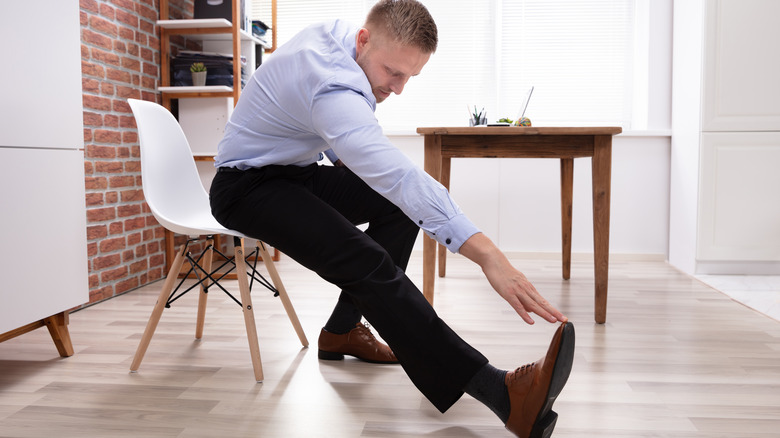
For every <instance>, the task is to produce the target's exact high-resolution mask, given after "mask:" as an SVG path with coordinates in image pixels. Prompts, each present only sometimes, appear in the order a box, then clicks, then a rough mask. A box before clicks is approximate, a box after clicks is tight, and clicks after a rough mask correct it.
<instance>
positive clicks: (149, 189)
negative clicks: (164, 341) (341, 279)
mask: <svg viewBox="0 0 780 438" xmlns="http://www.w3.org/2000/svg"><path fill="white" fill-rule="evenodd" d="M128 103H129V104H130V108H131V109H132V110H133V115H134V116H135V120H136V124H137V126H138V140H139V143H140V145H141V176H142V179H143V191H144V196H145V198H146V203H147V204H148V205H149V208H150V209H151V211H152V214H153V215H154V217H155V218H156V219H157V221H158V222H159V223H160V224H161V225H162V226H163V227H165V228H167V229H168V230H170V231H172V232H174V233H179V234H183V235H187V236H190V238H189V239H188V240H187V242H186V243H184V244H183V245H182V246H181V248H180V250H179V251H178V252H177V253H176V257H175V259H174V261H173V264H172V266H171V267H170V271H168V276H167V278H166V279H165V283H164V285H163V288H162V291H160V295H159V297H158V298H157V303H156V304H155V306H154V310H153V311H152V315H151V317H150V318H149V322H148V323H147V325H146V329H145V330H144V334H143V336H142V337H141V343H140V344H139V345H138V350H136V353H135V357H134V358H133V363H132V364H131V365H130V370H131V371H133V372H135V371H137V370H138V367H140V365H141V361H142V360H143V357H144V354H145V353H146V349H147V347H148V346H149V342H150V341H151V339H152V335H154V331H155V329H156V328H157V323H158V322H159V321H160V316H161V315H162V312H163V310H164V309H165V307H169V305H170V303H171V302H173V301H175V300H176V299H178V298H179V297H181V295H183V294H185V293H187V292H188V291H189V290H191V289H193V288H195V287H199V288H200V298H199V300H198V315H197V323H196V329H195V338H196V339H200V338H201V336H202V334H203V322H204V319H205V314H206V299H207V297H208V289H209V288H210V287H212V286H218V287H219V288H220V289H222V290H223V291H224V292H225V293H228V291H227V290H225V288H224V287H222V286H221V285H220V284H219V281H220V280H221V279H222V278H223V277H224V274H222V275H221V276H220V275H219V274H217V271H219V268H217V269H215V270H214V271H212V261H213V255H214V253H215V252H217V253H218V254H220V255H222V254H221V253H220V252H219V251H218V249H217V248H215V247H214V236H215V235H217V234H222V235H228V236H233V240H234V243H235V255H234V257H232V258H227V260H228V262H227V263H231V264H233V265H234V267H235V269H236V270H237V273H238V274H237V278H238V288H239V291H240V294H241V295H240V298H241V301H240V302H239V301H238V300H237V299H236V298H235V297H233V296H232V295H230V294H229V293H228V295H230V296H231V298H233V300H234V301H236V302H238V303H239V304H240V305H241V307H242V310H243V314H244V322H245V325H246V334H247V338H248V340H249V351H250V354H251V357H252V367H253V369H254V374H255V379H256V380H257V381H258V382H261V381H262V380H263V366H262V362H261V361H260V347H259V345H258V342H257V329H256V327H255V318H254V313H253V310H252V299H251V296H250V291H251V284H250V281H249V278H251V279H252V282H254V281H255V280H257V281H259V282H260V283H261V284H263V285H264V286H266V287H268V288H269V289H271V290H272V291H273V292H274V293H275V294H276V295H278V296H279V297H280V298H281V300H282V304H283V305H284V309H285V311H286V312H287V316H288V317H289V318H290V322H292V325H293V327H294V328H295V331H296V333H297V334H298V338H299V339H300V341H301V344H302V345H303V346H304V347H307V346H308V345H309V343H308V341H307V340H306V335H305V334H304V332H303V329H302V328H301V324H300V321H299V320H298V316H297V315H296V313H295V309H294V308H293V305H292V303H291V302H290V298H289V297H288V295H287V291H286V290H285V288H284V285H283V284H282V280H281V278H280V277H279V273H278V272H277V270H276V266H274V262H273V260H272V259H271V255H270V254H269V253H268V250H267V249H266V248H265V245H264V244H263V243H262V242H260V241H258V242H257V251H258V253H259V255H260V256H261V257H262V259H263V262H264V263H265V266H266V269H267V270H268V273H269V274H270V277H271V280H272V282H273V286H271V284H269V283H268V282H267V281H265V279H264V278H263V277H262V276H261V275H260V274H259V273H258V272H257V271H256V270H255V269H254V266H248V265H247V263H246V257H247V256H246V255H245V252H244V238H246V237H248V236H244V235H243V234H241V233H239V232H237V231H233V230H229V229H227V228H225V227H223V226H222V225H220V224H219V222H217V220H216V219H214V217H213V216H212V215H211V208H210V206H209V197H208V194H207V193H206V190H205V189H204V188H203V184H202V183H201V181H200V177H199V175H198V170H197V168H196V166H195V160H194V159H193V156H192V151H191V150H190V146H189V143H188V142H187V138H186V137H185V136H184V132H183V131H182V130H181V127H180V126H179V123H178V122H177V121H176V119H175V118H174V117H173V115H172V114H171V113H170V112H169V111H168V110H167V109H165V108H164V107H162V106H160V105H158V104H156V103H152V102H146V101H142V100H136V99H128ZM198 236H206V249H205V251H204V252H203V254H201V256H200V257H198V258H197V259H195V258H193V257H192V256H191V254H190V253H189V251H188V247H189V245H190V244H191V243H192V242H194V241H197V240H199V237H198ZM185 260H186V261H188V262H189V263H190V266H191V269H190V272H194V273H195V274H196V276H197V278H198V282H197V284H196V285H195V286H192V287H190V288H189V289H186V290H184V291H183V292H181V293H180V294H179V295H178V296H174V295H175V294H176V292H177V291H178V290H179V289H180V287H181V286H182V284H183V283H184V282H183V281H182V282H179V285H178V286H176V290H174V284H175V283H176V282H177V278H178V277H179V274H180V272H181V268H182V265H183V264H184V262H185ZM223 266H225V265H223ZM241 273H247V275H241Z"/></svg>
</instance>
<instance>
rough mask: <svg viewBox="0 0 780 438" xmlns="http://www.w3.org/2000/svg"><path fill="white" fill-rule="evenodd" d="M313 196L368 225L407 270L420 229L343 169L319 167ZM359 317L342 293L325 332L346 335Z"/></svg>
mask: <svg viewBox="0 0 780 438" xmlns="http://www.w3.org/2000/svg"><path fill="white" fill-rule="evenodd" d="M311 189H312V193H313V194H314V195H315V196H317V197H318V198H319V199H321V200H323V201H324V202H325V203H327V204H328V205H330V206H331V207H333V208H334V209H335V210H336V211H338V212H339V213H340V214H341V215H342V216H344V218H346V219H347V220H348V221H350V222H352V223H353V224H355V225H362V224H368V228H367V229H366V234H367V235H368V236H369V237H371V238H372V239H374V241H375V242H377V243H378V244H379V245H380V246H381V247H382V248H384V249H385V251H387V253H388V254H389V255H390V257H391V258H392V259H393V262H394V263H395V264H396V266H398V267H399V268H401V269H402V270H406V266H407V265H408V263H409V256H410V255H411V252H412V248H413V247H414V241H415V239H416V238H417V234H418V233H419V230H420V228H419V227H418V226H417V225H416V224H415V223H414V222H412V221H411V220H410V219H409V218H408V217H407V216H406V215H405V214H404V213H403V211H401V210H400V209H399V208H398V207H396V206H395V205H394V204H393V203H391V202H390V201H388V200H387V199H386V198H384V197H383V196H381V195H379V194H378V193H376V192H375V191H374V190H372V189H371V188H370V187H368V185H366V184H365V183H364V182H363V181H362V180H361V179H360V178H358V177H357V176H356V175H355V174H354V173H352V172H351V171H349V170H348V169H347V168H345V167H330V166H323V167H319V168H318V169H317V171H316V172H315V173H314V176H313V177H312V180H311ZM361 317H362V314H361V312H360V310H359V309H358V308H357V306H356V305H355V303H354V301H353V300H352V297H350V295H349V294H348V293H346V292H343V291H342V293H341V295H340V296H339V299H338V302H337V303H336V306H335V308H334V309H333V312H332V313H331V316H330V318H329V319H328V321H327V323H326V324H325V330H327V331H329V332H331V333H346V332H348V331H349V330H351V329H353V328H355V324H357V323H358V322H359V321H360V320H361Z"/></svg>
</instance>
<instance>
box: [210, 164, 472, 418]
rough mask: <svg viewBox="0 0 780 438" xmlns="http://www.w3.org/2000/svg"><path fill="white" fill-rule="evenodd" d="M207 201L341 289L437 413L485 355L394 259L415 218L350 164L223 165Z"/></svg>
mask: <svg viewBox="0 0 780 438" xmlns="http://www.w3.org/2000/svg"><path fill="white" fill-rule="evenodd" d="M211 209H212V213H213V214H214V217H215V218H216V219H217V220H218V221H219V222H220V223H221V224H222V225H224V226H225V227H227V228H230V229H233V230H236V231H240V232H241V233H244V234H246V235H247V236H252V237H255V238H257V239H260V240H262V241H264V242H266V243H268V244H269V245H271V246H273V247H274V248H278V249H279V250H280V251H282V252H283V253H284V254H285V255H287V256H289V257H291V258H292V259H294V260H296V261H297V262H298V263H300V264H301V265H303V266H305V267H307V268H308V269H311V270H312V271H314V272H316V273H317V274H318V275H319V276H320V277H322V278H323V279H324V280H326V281H328V282H330V283H332V284H334V285H336V286H338V287H340V288H341V290H342V294H348V295H349V296H350V297H351V298H352V301H353V302H354V303H355V305H356V306H357V308H358V309H359V310H360V312H361V313H362V314H363V316H364V317H365V318H366V320H367V321H368V322H369V323H371V325H373V326H374V328H375V329H376V330H377V331H378V332H379V334H380V336H382V338H383V339H384V340H385V341H386V342H387V344H388V345H389V346H390V348H392V349H393V352H394V353H395V355H396V356H397V357H398V360H399V362H400V363H401V366H403V368H404V370H405V371H406V373H407V374H408V375H409V378H410V379H411V380H412V382H413V383H414V384H415V385H416V386H417V388H419V389H420V391H421V392H422V393H423V394H424V395H425V396H426V397H427V398H428V399H429V400H430V401H431V402H432V403H433V404H434V405H435V406H436V408H438V409H439V410H440V411H441V412H444V411H445V410H447V409H448V408H449V407H450V406H452V404H454V403H455V402H456V401H457V400H458V399H459V398H460V397H461V395H463V388H464V387H465V386H466V383H468V381H469V380H470V379H471V378H472V377H473V376H474V374H475V373H476V372H477V371H478V370H479V369H480V368H481V367H482V366H484V365H485V364H486V363H487V359H486V358H485V357H484V356H483V355H482V354H481V353H479V352H478V351H477V350H475V349H474V348H473V347H471V346H470V345H468V344H467V343H466V342H465V341H464V340H463V339H461V338H460V337H459V336H458V335H457V334H455V332H454V331H452V329H450V328H449V327H448V326H447V324H445V323H444V321H442V320H441V319H440V318H439V317H438V315H437V314H436V312H435V311H434V310H433V308H432V307H431V306H430V304H428V302H427V301H426V300H425V298H424V297H423V294H422V293H421V292H420V290H419V289H417V287H416V286H415V285H414V284H413V283H412V281H411V280H409V278H407V276H406V274H405V273H404V271H403V269H402V268H401V267H399V265H400V266H405V265H406V262H407V261H408V257H409V253H410V252H411V248H412V246H413V245H414V240H415V238H416V235H417V233H418V231H419V229H418V228H417V225H416V224H415V223H414V222H412V221H411V220H410V219H409V218H407V217H406V216H405V215H404V214H403V212H402V211H401V210H400V209H398V207H396V206H395V205H393V204H392V203H391V202H389V201H388V200H386V199H385V198H384V197H382V196H381V195H379V194H378V193H376V192H375V191H374V190H373V189H371V188H370V187H368V185H366V184H365V183H364V182H363V181H362V180H361V179H360V178H358V177H357V176H356V175H355V174H354V173H352V172H351V171H349V170H348V169H347V168H344V167H333V166H319V165H317V164H312V165H309V166H306V167H299V166H266V167H263V168H259V169H250V170H246V171H239V170H235V169H220V171H218V172H217V175H216V177H215V178H214V181H213V182H212V186H211ZM362 223H368V224H369V226H368V228H367V229H366V231H365V232H363V231H361V230H360V229H358V228H357V227H356V226H355V225H357V224H362ZM391 254H392V255H391ZM393 256H395V258H396V259H400V260H399V261H398V263H396V262H394V261H393V258H394V257H393ZM404 257H405V259H404Z"/></svg>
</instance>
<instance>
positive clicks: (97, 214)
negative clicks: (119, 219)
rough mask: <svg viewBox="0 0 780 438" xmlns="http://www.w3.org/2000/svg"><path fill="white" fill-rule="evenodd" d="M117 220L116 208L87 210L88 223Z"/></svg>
mask: <svg viewBox="0 0 780 438" xmlns="http://www.w3.org/2000/svg"><path fill="white" fill-rule="evenodd" d="M114 219H116V209H114V207H104V208H91V209H87V222H89V223H92V222H105V221H110V220H114Z"/></svg>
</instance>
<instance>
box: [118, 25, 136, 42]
mask: <svg viewBox="0 0 780 438" xmlns="http://www.w3.org/2000/svg"><path fill="white" fill-rule="evenodd" d="M119 37H120V38H122V39H123V40H126V41H135V31H134V30H133V29H130V28H128V27H120V28H119Z"/></svg>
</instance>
